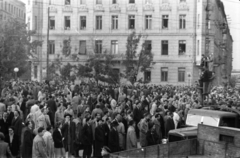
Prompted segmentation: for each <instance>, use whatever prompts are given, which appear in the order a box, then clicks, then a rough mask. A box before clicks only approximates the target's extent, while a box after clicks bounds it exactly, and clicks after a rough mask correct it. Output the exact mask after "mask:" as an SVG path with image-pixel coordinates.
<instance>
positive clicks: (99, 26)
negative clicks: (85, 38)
mask: <svg viewBox="0 0 240 158" xmlns="http://www.w3.org/2000/svg"><path fill="white" fill-rule="evenodd" d="M96 29H97V30H101V29H102V16H96Z"/></svg>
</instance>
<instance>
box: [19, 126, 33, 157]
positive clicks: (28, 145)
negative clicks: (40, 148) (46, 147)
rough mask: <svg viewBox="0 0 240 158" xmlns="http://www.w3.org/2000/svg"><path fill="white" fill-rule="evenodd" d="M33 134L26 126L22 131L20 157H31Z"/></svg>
mask: <svg viewBox="0 0 240 158" xmlns="http://www.w3.org/2000/svg"><path fill="white" fill-rule="evenodd" d="M33 139H34V134H33V132H32V130H31V129H29V128H26V130H25V131H24V133H23V142H22V149H21V150H22V151H21V154H22V157H27V158H31V157H32V146H33Z"/></svg>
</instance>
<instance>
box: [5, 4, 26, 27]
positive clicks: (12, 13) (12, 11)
mask: <svg viewBox="0 0 240 158" xmlns="http://www.w3.org/2000/svg"><path fill="white" fill-rule="evenodd" d="M25 10H26V8H25V4H24V3H23V2H21V1H19V0H1V1H0V20H7V19H9V18H17V19H18V20H20V21H22V22H25V16H26V14H25Z"/></svg>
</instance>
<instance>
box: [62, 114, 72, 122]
mask: <svg viewBox="0 0 240 158" xmlns="http://www.w3.org/2000/svg"><path fill="white" fill-rule="evenodd" d="M64 117H65V121H66V122H70V120H71V117H72V115H70V114H65V115H64Z"/></svg>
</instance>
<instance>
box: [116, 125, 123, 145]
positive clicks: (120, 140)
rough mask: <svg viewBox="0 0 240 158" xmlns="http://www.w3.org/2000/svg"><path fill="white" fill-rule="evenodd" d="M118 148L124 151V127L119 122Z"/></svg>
mask: <svg viewBox="0 0 240 158" xmlns="http://www.w3.org/2000/svg"><path fill="white" fill-rule="evenodd" d="M117 131H118V137H119V147H120V148H121V149H125V127H124V125H123V123H122V122H119V124H118V127H117Z"/></svg>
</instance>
